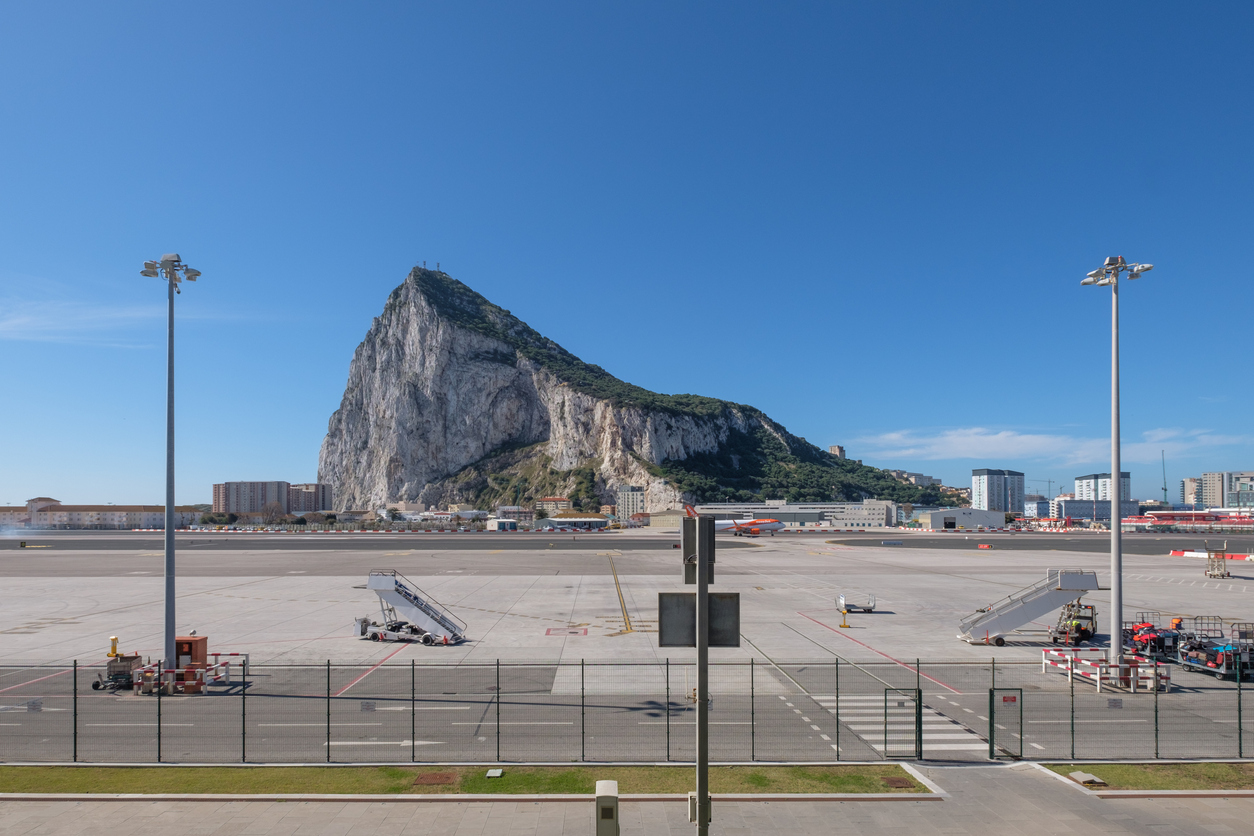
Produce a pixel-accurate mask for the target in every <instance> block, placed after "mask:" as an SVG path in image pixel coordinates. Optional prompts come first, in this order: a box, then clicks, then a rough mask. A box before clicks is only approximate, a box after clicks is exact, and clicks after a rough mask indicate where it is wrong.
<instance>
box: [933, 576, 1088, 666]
mask: <svg viewBox="0 0 1254 836" xmlns="http://www.w3.org/2000/svg"><path fill="white" fill-rule="evenodd" d="M1097 588H1098V586H1097V573H1096V572H1089V571H1086V570H1084V569H1050V570H1049V571H1048V572H1046V574H1045V578H1044V580H1041V581H1038V582H1036V583H1034V584H1032V585H1031V586H1029V587H1027V588H1025V589H1021V590H1019V591H1018V592H1015V593H1014V594H1012V595H1009V596H1007V597H1005V598H1003V599H1002V600H1000V601H997V602H995V603H992V604H989V605H988V606H987V607H982V608H980V609H978V610H976V611H975V612H973V613H972V614H971V615H969V616H967V617H966V618H964V619H962V621H960V622H959V623H958V638H959V639H961V640H962V641H965V642H968V643H969V644H994V645H997V646H998V647H1001V646H1003V645H1005V643H1006V635H1008V634H1009V633H1013V632H1014V631H1016V630H1019V629H1020V628H1022V627H1024V626H1025V625H1027V624H1030V623H1031V622H1033V621H1035V620H1036V619H1038V618H1041V617H1042V616H1045V615H1047V614H1049V613H1051V612H1053V611H1054V610H1056V609H1059V608H1061V607H1063V606H1066V605H1067V604H1068V603H1070V602H1073V601H1076V600H1077V599H1079V598H1080V597H1081V596H1083V595H1084V593H1085V592H1088V591H1090V590H1094V589H1097Z"/></svg>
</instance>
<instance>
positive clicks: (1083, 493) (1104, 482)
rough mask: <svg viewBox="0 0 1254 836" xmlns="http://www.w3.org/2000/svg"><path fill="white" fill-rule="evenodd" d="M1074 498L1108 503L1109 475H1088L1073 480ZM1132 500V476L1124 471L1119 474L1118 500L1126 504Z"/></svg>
mask: <svg viewBox="0 0 1254 836" xmlns="http://www.w3.org/2000/svg"><path fill="white" fill-rule="evenodd" d="M1075 498H1076V499H1087V500H1089V501H1093V500H1096V501H1098V502H1102V501H1106V502H1109V501H1110V499H1111V486H1110V474H1109V473H1090V474H1089V475H1087V476H1077V477H1076V478H1075ZM1131 498H1132V474H1130V473H1128V472H1127V471H1126V470H1125V471H1120V473H1119V499H1120V501H1121V502H1127V501H1128V500H1129V499H1131Z"/></svg>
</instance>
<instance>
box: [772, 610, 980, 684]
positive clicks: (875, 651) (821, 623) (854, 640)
mask: <svg viewBox="0 0 1254 836" xmlns="http://www.w3.org/2000/svg"><path fill="white" fill-rule="evenodd" d="M797 615H799V616H801V617H802V618H809V619H810V620H811V621H813V622H814V623H815V624H817V625H819V626H820V627H826V628H827V629H829V630H831V631H832V632H833V633H835V634H836V635H838V636H840V637H841V638H844V639H849V641H851V642H853V643H854V644H860V645H862V646H863V647H865V648H866V649H867V650H869V651H871V652H872V653H878V654H879V655H880V656H883V657H884V658H885V659H887V660H888V661H890V662H895V663H897V664H898V665H901V666H902V667H903V668H905V669H906V670H908V671H914V672H915V673H917V674H919V676H921V677H923V678H924V679H926V680H928V681H930V682H935V683H936V684H937V685H939V686H941V687H942V688H946V689H948V690H950V691H953V692H954V693H955V694H961V693H962V692H961V691H959V690H958V689H957V688H951V687H950V686H948V685H946V684H945V683H944V682H941V681H940V680H939V679H936V678H934V677H931V676H928V675H927V674H925V673H923V672H921V671H919V670H918V669H916V668H915V667H913V666H912V665H907V664H906V663H905V662H903V661H901V660H900V659H894V658H893V657H892V656H889V655H888V654H887V653H885V652H884V651H882V650H876V649H875V648H873V647H871V645H869V644H867V643H866V642H860V641H858V640H857V639H855V638H854V637H853V636H850V635H847V634H845V633H842V632H840V631H839V630H837V629H836V628H835V627H832V626H830V625H828V624H824V623H823V622H822V621H819V620H818V619H817V618H810V616H808V615H806V614H805V613H803V612H798V613H797Z"/></svg>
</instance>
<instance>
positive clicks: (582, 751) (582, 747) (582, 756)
mask: <svg viewBox="0 0 1254 836" xmlns="http://www.w3.org/2000/svg"><path fill="white" fill-rule="evenodd" d="M583 672H584V667H583V659H580V660H579V760H581V761H585V760H587V759H588V756H587V748H586V744H585V742H584V717H585V715H586V713H587V711H586V708H585V705H584V702H585V701H584V679H583Z"/></svg>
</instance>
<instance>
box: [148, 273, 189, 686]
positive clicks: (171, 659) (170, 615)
mask: <svg viewBox="0 0 1254 836" xmlns="http://www.w3.org/2000/svg"><path fill="white" fill-rule="evenodd" d="M139 275H141V276H147V277H148V278H150V279H165V282H166V285H167V287H166V293H167V296H168V297H169V305H168V315H167V318H166V319H167V321H166V378H165V630H164V635H165V643H164V646H163V647H164V649H163V651H162V652H163V654H164V656H165V658H164V660H163V661H162V669H163V670H167V669H169V668H175V667H178V658H177V657H176V656H175V653H174V633H175V629H174V528H175V523H176V520H175V516H174V294H176V293H182V292H183V291H182V290H180V289H179V284H181V283H182V281H183V280H184V279H186V280H187V281H189V282H194V281H196V279H198V278H200V271H199V270H196V269H194V268H192V267H189V266H187V265H186V264H184V263H183V260H182V259H181V258H179V255H178V253H166V254H165V255H163V256H161V260H160V261H145V262H144V269H143V270H141V271H139Z"/></svg>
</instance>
